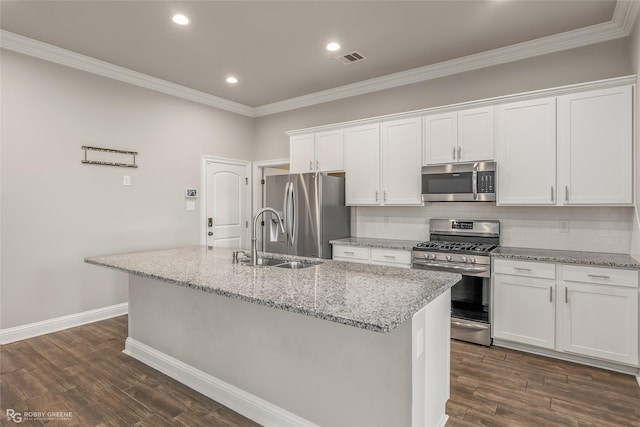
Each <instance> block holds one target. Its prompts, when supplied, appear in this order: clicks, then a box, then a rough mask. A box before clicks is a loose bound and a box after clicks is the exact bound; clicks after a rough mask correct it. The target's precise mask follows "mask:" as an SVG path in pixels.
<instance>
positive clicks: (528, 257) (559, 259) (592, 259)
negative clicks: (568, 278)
mask: <svg viewBox="0 0 640 427" xmlns="http://www.w3.org/2000/svg"><path fill="white" fill-rule="evenodd" d="M501 250H507V251H509V252H508V253H502V252H500V251H501ZM542 250H545V249H528V248H507V247H504V248H503V247H501V248H499V249H498V250H497V251H494V252H492V253H491V258H494V259H496V258H499V259H513V260H521V261H533V262H552V263H558V264H575V265H583V266H587V267H589V266H591V267H609V268H623V269H630V270H640V261H636V260H635V259H634V258H632V257H631V256H630V255H626V254H608V253H603V252H580V251H562V250H557V249H554V250H549V252H551V254H547V255H545V254H539V253H528V252H532V251H533V252H536V251H542ZM518 251H520V253H517V252H518ZM563 252H564V253H563ZM607 257H609V259H607ZM616 257H629V259H628V260H625V261H619V260H615V258H616Z"/></svg>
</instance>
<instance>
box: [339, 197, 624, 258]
mask: <svg viewBox="0 0 640 427" xmlns="http://www.w3.org/2000/svg"><path fill="white" fill-rule="evenodd" d="M351 218H352V228H351V229H352V235H355V236H358V237H378V238H388V239H407V240H428V238H429V220H430V219H431V218H456V219H469V218H470V219H498V220H500V232H501V244H502V245H503V246H512V247H528V248H541V249H564V250H581V251H589V252H611V253H629V251H630V248H631V232H632V227H633V208H632V207H576V206H568V207H542V206H541V207H537V206H536V207H529V206H517V207H504V206H495V205H494V204H493V203H428V204H426V205H425V206H416V207H357V208H355V207H354V208H352V211H351Z"/></svg>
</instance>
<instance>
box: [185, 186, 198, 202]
mask: <svg viewBox="0 0 640 427" xmlns="http://www.w3.org/2000/svg"><path fill="white" fill-rule="evenodd" d="M184 197H187V198H189V199H197V198H198V190H196V189H195V188H187V189H186V190H184Z"/></svg>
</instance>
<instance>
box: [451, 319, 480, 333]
mask: <svg viewBox="0 0 640 427" xmlns="http://www.w3.org/2000/svg"><path fill="white" fill-rule="evenodd" d="M451 327H452V328H456V329H469V330H472V331H485V330H487V329H489V326H488V325H478V324H475V323H466V322H464V323H463V322H458V321H456V320H452V321H451Z"/></svg>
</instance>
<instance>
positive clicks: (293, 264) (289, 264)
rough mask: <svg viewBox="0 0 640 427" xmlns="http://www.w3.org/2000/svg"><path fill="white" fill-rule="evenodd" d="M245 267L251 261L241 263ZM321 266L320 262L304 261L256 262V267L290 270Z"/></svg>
mask: <svg viewBox="0 0 640 427" xmlns="http://www.w3.org/2000/svg"><path fill="white" fill-rule="evenodd" d="M241 263H242V264H244V265H251V261H250V260H248V259H246V260H242V261H241ZM318 264H320V263H319V262H304V261H287V260H284V259H277V258H267V257H260V258H258V259H257V261H256V265H258V266H261V267H278V268H288V269H290V270H295V269H300V268H307V267H312V266H314V265H318Z"/></svg>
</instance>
